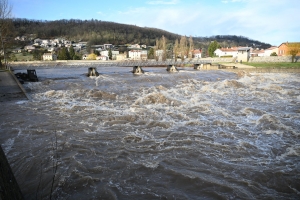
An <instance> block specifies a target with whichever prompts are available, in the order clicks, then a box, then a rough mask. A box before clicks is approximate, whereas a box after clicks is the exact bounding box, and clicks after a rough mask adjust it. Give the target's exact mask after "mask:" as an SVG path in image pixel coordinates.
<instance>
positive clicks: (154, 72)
mask: <svg viewBox="0 0 300 200" xmlns="http://www.w3.org/2000/svg"><path fill="white" fill-rule="evenodd" d="M130 70H131V68H126V67H123V68H122V67H119V68H117V67H103V68H101V69H100V68H99V69H98V72H100V76H99V77H87V76H86V75H85V74H86V73H87V68H76V69H37V75H38V77H39V80H40V82H33V83H25V84H24V87H25V89H26V90H27V91H28V94H29V95H30V96H31V98H32V100H31V101H27V100H24V101H23V100H22V101H21V100H18V101H9V102H3V103H1V112H0V121H1V122H0V144H1V146H2V148H3V150H4V151H5V153H6V154H7V158H8V160H9V162H10V165H11V167H12V169H13V171H14V174H15V177H16V179H17V181H18V183H19V185H20V188H21V190H22V193H23V195H24V197H25V199H49V198H52V199H61V200H62V199H299V197H300V138H299V137H300V135H299V134H300V74H299V73H295V74H293V73H245V74H243V75H242V76H238V75H237V74H236V73H232V72H226V71H220V70H218V71H194V70H193V69H191V68H181V70H180V72H179V73H168V72H166V69H165V68H150V67H149V68H144V70H145V71H146V73H145V74H142V75H133V74H132V73H130ZM21 72H22V71H21Z"/></svg>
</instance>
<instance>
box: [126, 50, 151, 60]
mask: <svg viewBox="0 0 300 200" xmlns="http://www.w3.org/2000/svg"><path fill="white" fill-rule="evenodd" d="M147 53H148V52H147V50H130V51H129V58H130V59H131V60H147Z"/></svg>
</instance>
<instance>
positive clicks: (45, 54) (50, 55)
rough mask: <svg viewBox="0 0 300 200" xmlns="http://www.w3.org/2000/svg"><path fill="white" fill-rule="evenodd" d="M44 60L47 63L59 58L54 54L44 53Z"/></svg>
mask: <svg viewBox="0 0 300 200" xmlns="http://www.w3.org/2000/svg"><path fill="white" fill-rule="evenodd" d="M43 60H44V61H47V60H57V56H56V55H55V54H53V53H44V55H43Z"/></svg>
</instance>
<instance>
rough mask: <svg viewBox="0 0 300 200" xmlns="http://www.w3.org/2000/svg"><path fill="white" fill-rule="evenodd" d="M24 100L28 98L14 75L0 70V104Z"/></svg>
mask: <svg viewBox="0 0 300 200" xmlns="http://www.w3.org/2000/svg"><path fill="white" fill-rule="evenodd" d="M26 99H30V97H29V95H27V93H26V91H25V89H24V88H23V86H22V85H21V84H20V82H19V81H18V79H17V78H16V77H15V75H14V74H13V73H12V72H10V71H6V70H0V102H4V101H10V100H26Z"/></svg>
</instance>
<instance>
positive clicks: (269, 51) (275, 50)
mask: <svg viewBox="0 0 300 200" xmlns="http://www.w3.org/2000/svg"><path fill="white" fill-rule="evenodd" d="M272 53H276V54H277V55H278V47H275V46H273V47H270V48H268V49H266V50H265V56H271V54H272Z"/></svg>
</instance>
